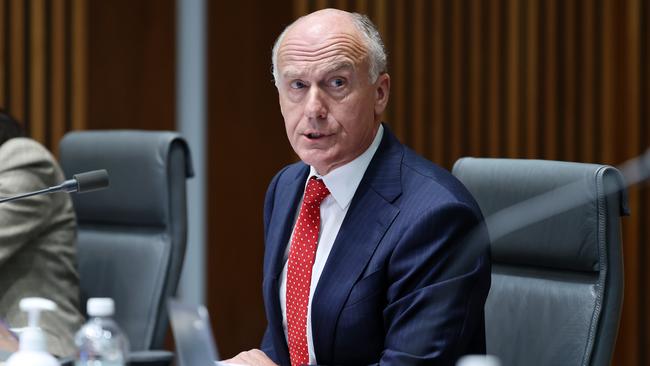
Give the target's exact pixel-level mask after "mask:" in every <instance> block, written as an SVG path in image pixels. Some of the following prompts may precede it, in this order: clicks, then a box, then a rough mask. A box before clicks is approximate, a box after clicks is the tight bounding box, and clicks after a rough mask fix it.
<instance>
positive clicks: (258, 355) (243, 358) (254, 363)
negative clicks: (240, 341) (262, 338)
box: [222, 349, 277, 366]
mask: <svg viewBox="0 0 650 366" xmlns="http://www.w3.org/2000/svg"><path fill="white" fill-rule="evenodd" d="M222 362H227V363H233V364H240V365H248V366H277V364H276V363H275V362H273V361H271V359H270V358H268V357H267V356H266V354H265V353H264V352H262V351H260V350H258V349H252V350H250V351H244V352H240V353H239V354H238V355H237V356H235V357H233V358H231V359H229V360H225V361H222Z"/></svg>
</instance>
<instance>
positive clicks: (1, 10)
mask: <svg viewBox="0 0 650 366" xmlns="http://www.w3.org/2000/svg"><path fill="white" fill-rule="evenodd" d="M7 6H8V3H7V0H0V106H4V105H6V104H7V100H6V99H7V87H8V84H7V77H8V75H7V71H8V68H7V65H8V60H7V46H8V44H7V40H8V36H9V27H8V25H9V14H8V12H7Z"/></svg>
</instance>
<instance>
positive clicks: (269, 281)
mask: <svg viewBox="0 0 650 366" xmlns="http://www.w3.org/2000/svg"><path fill="white" fill-rule="evenodd" d="M308 173H309V167H308V166H306V165H303V166H302V167H300V168H298V169H297V173H296V174H295V175H293V176H291V175H290V176H289V177H287V179H286V181H280V182H278V187H277V195H276V199H275V201H274V203H273V204H274V207H273V215H272V216H271V222H270V223H269V225H270V226H269V234H268V237H267V238H266V244H267V248H266V250H267V251H269V253H270V256H269V262H268V268H267V271H268V272H267V278H266V279H265V281H264V293H265V298H266V301H267V302H268V305H267V307H268V308H269V309H268V310H269V312H270V313H271V314H270V315H269V316H268V321H269V327H270V329H271V331H272V332H273V339H274V340H275V342H276V344H275V349H276V353H277V356H278V358H279V360H280V363H281V364H287V363H289V354H288V353H287V344H286V341H285V336H284V330H283V328H282V312H281V310H280V299H279V298H278V293H279V276H280V273H281V272H282V268H283V266H284V260H283V259H284V252H285V251H286V248H287V244H288V243H289V237H290V236H291V229H292V228H293V219H294V216H295V212H296V209H297V206H298V202H299V201H300V198H301V197H302V193H303V191H304V186H305V180H306V179H307V174H308Z"/></svg>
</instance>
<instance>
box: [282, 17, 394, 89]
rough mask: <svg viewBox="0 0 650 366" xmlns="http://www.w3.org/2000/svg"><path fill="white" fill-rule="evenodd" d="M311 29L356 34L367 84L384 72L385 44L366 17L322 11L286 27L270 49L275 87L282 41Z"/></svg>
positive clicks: (385, 67)
mask: <svg viewBox="0 0 650 366" xmlns="http://www.w3.org/2000/svg"><path fill="white" fill-rule="evenodd" d="M310 27H311V28H312V30H320V31H327V30H328V29H330V30H331V29H337V30H338V29H341V28H340V27H350V30H351V31H352V32H355V33H357V35H358V36H359V37H360V39H361V40H362V43H363V45H364V48H365V55H366V57H367V62H368V66H369V76H370V82H375V81H376V80H377V77H379V75H380V74H382V73H385V72H386V71H387V57H386V50H385V48H384V43H383V41H382V40H381V36H380V35H379V31H378V30H377V28H376V27H375V25H374V24H373V23H372V21H371V20H370V19H369V18H368V17H367V16H365V15H363V14H358V13H349V12H346V11H343V10H338V9H323V10H319V11H315V12H313V13H310V14H307V15H305V16H302V17H300V18H298V19H297V20H296V21H294V22H293V23H291V24H290V25H288V26H287V27H286V28H285V29H284V31H283V32H282V33H281V34H280V36H278V38H277V39H276V41H275V44H274V45H273V54H272V60H271V62H272V70H273V79H274V81H275V83H276V85H277V83H278V79H279V76H280V75H279V71H278V52H279V49H280V47H281V45H282V43H283V41H284V39H285V38H286V36H287V34H291V33H293V32H301V31H303V30H304V29H305V28H307V29H309V28H310Z"/></svg>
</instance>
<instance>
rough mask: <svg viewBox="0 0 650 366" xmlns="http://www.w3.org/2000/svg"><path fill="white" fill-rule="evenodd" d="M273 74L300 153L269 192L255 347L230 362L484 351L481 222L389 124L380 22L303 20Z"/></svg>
mask: <svg viewBox="0 0 650 366" xmlns="http://www.w3.org/2000/svg"><path fill="white" fill-rule="evenodd" d="M273 72H274V77H275V83H276V86H277V89H278V94H279V99H280V107H281V110H282V115H283V117H284V120H285V127H286V131H287V136H288V138H289V142H290V143H291V146H292V147H293V149H294V150H295V152H296V153H297V154H298V156H299V157H300V159H301V160H302V161H301V162H299V163H296V164H293V165H289V166H287V167H285V168H284V169H283V170H281V171H280V172H279V173H278V174H277V175H276V176H275V177H274V178H273V180H272V182H271V184H270V185H269V188H268V191H267V194H266V200H265V206H264V223H265V232H264V233H265V243H266V244H265V245H266V247H265V256H264V281H263V290H264V301H265V308H266V315H267V319H268V328H267V330H266V333H265V335H264V339H263V341H262V347H261V350H251V351H247V352H242V353H240V354H239V355H237V356H236V357H235V358H233V359H231V360H230V361H231V362H236V363H241V364H248V365H274V364H281V365H289V364H291V365H300V364H307V363H309V364H324V365H367V364H382V365H453V364H454V363H455V362H456V360H457V359H458V358H459V357H460V356H462V355H464V354H468V353H473V354H477V353H478V354H480V353H484V352H485V330H484V313H483V307H484V304H485V298H486V296H487V293H488V290H489V287H490V263H489V249H488V248H489V240H488V239H487V235H486V234H485V231H484V230H482V229H483V228H484V226H483V222H482V221H483V218H482V216H481V213H480V210H479V208H478V206H477V204H476V203H475V201H474V200H473V198H472V197H471V196H470V194H469V193H468V192H467V191H466V190H465V188H464V187H463V186H462V185H461V184H460V183H459V182H458V181H457V180H456V179H455V178H454V177H453V176H451V175H450V174H449V173H448V172H447V171H445V170H443V169H441V168H439V167H437V166H436V165H434V164H433V163H431V162H429V161H427V160H425V159H424V158H422V157H420V156H418V155H417V154H415V153H414V152H413V151H412V150H410V149H408V148H407V147H405V146H404V145H402V144H401V143H400V142H399V141H397V139H396V138H395V136H394V135H393V134H392V133H391V132H390V130H389V129H388V127H387V126H385V125H383V124H381V122H380V121H381V119H380V118H381V115H382V113H383V111H384V109H385V107H386V104H387V102H388V95H389V90H390V77H389V75H388V73H387V72H386V54H385V51H384V47H383V44H382V41H381V38H380V37H379V34H378V32H377V30H376V28H375V27H374V25H373V24H372V23H371V22H370V20H369V19H368V18H367V17H365V16H362V15H359V14H351V13H347V12H343V11H340V10H334V9H326V10H322V11H318V12H315V13H312V14H309V15H307V16H304V17H302V18H300V19H298V20H297V21H295V22H294V23H293V24H291V25H290V26H288V27H287V28H286V29H285V31H284V32H283V33H282V34H281V35H280V37H278V40H277V41H276V44H275V46H274V48H273ZM312 184H313V186H312ZM306 187H307V192H308V193H305V191H306ZM313 187H316V188H313ZM314 189H315V190H316V191H314ZM313 192H317V193H315V194H314V193H313ZM314 195H316V196H319V197H320V198H319V200H318V201H317V202H315V203H314V201H313V196H314ZM323 197H324V199H323ZM319 205H320V206H319ZM310 207H311V208H310ZM310 210H311V211H310ZM307 216H309V218H307ZM312 216H315V218H313V217H312ZM310 225H315V226H310ZM305 227H308V229H309V230H312V229H313V230H314V231H316V234H314V235H313V236H308V235H307V236H306V235H303V234H302V233H301V230H302V231H304V228H305ZM470 233H472V234H474V236H473V240H465V239H466V237H467V235H468V234H470ZM310 238H312V239H310ZM310 245H312V247H310ZM294 247H295V248H294ZM302 247H305V248H311V249H306V250H307V252H306V253H307V254H306V255H305V254H304V253H299V254H296V252H297V251H298V250H302V249H300V248H302ZM305 263H307V265H305ZM305 267H306V268H305Z"/></svg>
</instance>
